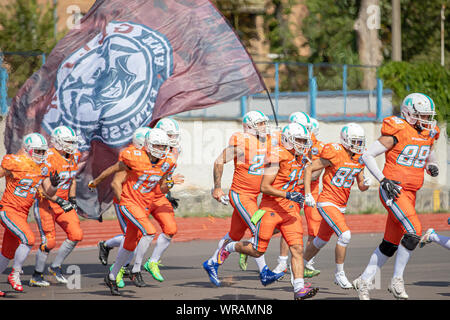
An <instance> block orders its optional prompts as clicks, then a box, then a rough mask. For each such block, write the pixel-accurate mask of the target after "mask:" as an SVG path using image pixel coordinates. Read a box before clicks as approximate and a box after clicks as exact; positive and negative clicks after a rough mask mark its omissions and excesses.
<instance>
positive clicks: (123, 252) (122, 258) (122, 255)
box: [109, 247, 133, 281]
mask: <svg viewBox="0 0 450 320" xmlns="http://www.w3.org/2000/svg"><path fill="white" fill-rule="evenodd" d="M130 255H131V256H133V251H129V250H127V249H124V248H123V247H120V248H119V252H118V253H117V258H116V262H114V264H113V266H112V268H111V271H110V272H109V279H110V280H113V281H114V280H116V277H117V274H118V273H119V271H120V268H122V267H123V266H124V265H125V263H126V262H127V261H128V259H129V257H130Z"/></svg>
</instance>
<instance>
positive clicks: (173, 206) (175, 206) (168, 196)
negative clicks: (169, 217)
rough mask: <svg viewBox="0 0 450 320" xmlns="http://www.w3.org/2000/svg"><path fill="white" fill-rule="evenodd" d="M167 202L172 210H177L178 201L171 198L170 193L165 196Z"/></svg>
mask: <svg viewBox="0 0 450 320" xmlns="http://www.w3.org/2000/svg"><path fill="white" fill-rule="evenodd" d="M166 198H167V200H169V202H170V204H171V205H172V208H173V210H175V209H177V208H178V202H179V201H180V199H177V198H174V197H172V195H171V194H170V192H169V193H168V194H167V195H166Z"/></svg>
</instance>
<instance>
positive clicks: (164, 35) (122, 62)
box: [5, 0, 265, 219]
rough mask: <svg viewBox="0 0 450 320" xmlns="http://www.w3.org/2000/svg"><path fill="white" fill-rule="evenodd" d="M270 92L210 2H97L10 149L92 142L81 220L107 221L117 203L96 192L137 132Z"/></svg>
mask: <svg viewBox="0 0 450 320" xmlns="http://www.w3.org/2000/svg"><path fill="white" fill-rule="evenodd" d="M264 89H265V87H264V84H263V82H262V80H261V77H260V75H259V74H258V72H257V70H256V68H255V66H254V63H253V62H252V60H251V58H250V56H249V55H248V53H247V51H246V50H245V49H244V47H243V46H242V44H241V42H240V40H239V39H238V37H237V36H236V34H235V33H234V31H233V30H232V28H231V27H230V26H229V25H228V23H227V22H226V20H225V19H224V18H223V16H222V15H221V14H220V13H219V12H218V11H217V10H216V8H215V7H214V6H213V5H212V4H211V3H210V2H209V1H207V0H153V1H148V0H97V1H96V2H95V3H94V5H93V6H92V8H91V9H90V10H89V12H88V13H87V14H86V15H85V16H84V17H83V19H82V20H81V24H80V26H79V29H73V30H71V31H69V32H68V33H67V35H66V36H65V37H64V38H63V39H62V40H61V41H59V42H58V44H57V45H56V46H55V48H54V49H53V51H52V52H51V53H50V55H49V56H48V58H47V62H46V63H45V64H44V65H43V66H42V67H41V69H39V70H38V71H37V72H35V73H34V74H33V75H32V76H31V77H30V78H29V79H28V80H27V81H26V83H25V84H24V85H23V87H22V88H21V89H20V90H19V92H18V94H17V96H16V97H15V98H14V99H13V101H12V105H11V107H10V110H9V114H8V118H7V123H6V130H5V147H6V150H7V152H8V153H13V152H16V151H18V150H19V149H20V147H21V141H22V137H23V136H24V135H25V134H28V133H30V132H41V133H42V134H44V135H46V137H49V134H50V133H51V132H52V130H53V129H54V128H56V127H57V126H60V125H66V126H69V127H71V128H73V129H74V130H75V131H76V132H77V133H78V135H79V136H80V137H81V138H82V143H81V145H80V151H81V152H82V162H81V166H80V171H79V174H78V176H77V201H78V205H79V214H81V215H82V216H85V217H89V218H93V219H97V218H99V217H100V216H101V214H102V213H103V212H104V211H105V210H106V209H108V207H109V206H110V205H111V203H112V191H111V188H110V187H109V182H110V181H111V178H112V177H110V179H109V180H106V181H105V182H104V183H102V185H100V186H99V188H98V189H97V190H96V191H95V192H94V193H93V192H90V191H89V190H88V188H87V183H88V181H89V180H91V179H92V177H96V176H98V175H99V174H100V172H101V171H103V170H104V169H105V168H107V167H108V166H110V165H111V164H113V163H115V162H116V161H117V156H118V153H119V151H120V150H121V148H123V147H124V146H126V145H127V144H129V143H130V142H131V137H132V134H133V132H134V131H135V129H136V128H138V127H141V126H146V125H150V126H153V125H154V123H155V122H156V121H157V120H158V119H160V118H162V117H165V116H169V115H174V114H177V113H180V112H183V111H187V110H193V109H201V108H206V107H210V106H212V105H214V104H217V103H220V102H224V101H228V100H231V99H237V98H239V97H241V96H243V95H249V94H252V93H256V92H261V91H263V90H264Z"/></svg>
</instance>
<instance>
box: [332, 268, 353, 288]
mask: <svg viewBox="0 0 450 320" xmlns="http://www.w3.org/2000/svg"><path fill="white" fill-rule="evenodd" d="M334 283H335V284H337V285H338V286H339V287H341V288H342V289H351V288H353V285H352V284H351V283H350V281H348V279H347V277H346V276H345V272H344V271H340V272H338V273H335V275H334Z"/></svg>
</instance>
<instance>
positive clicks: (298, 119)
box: [289, 111, 312, 131]
mask: <svg viewBox="0 0 450 320" xmlns="http://www.w3.org/2000/svg"><path fill="white" fill-rule="evenodd" d="M289 122H291V123H292V122H295V123H300V124H302V125H303V126H305V127H306V129H307V130H308V131H311V125H312V123H311V118H310V116H308V115H307V114H306V113H305V112H303V111H301V112H294V113H291V115H290V116H289Z"/></svg>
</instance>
